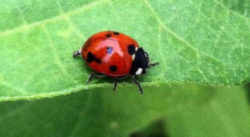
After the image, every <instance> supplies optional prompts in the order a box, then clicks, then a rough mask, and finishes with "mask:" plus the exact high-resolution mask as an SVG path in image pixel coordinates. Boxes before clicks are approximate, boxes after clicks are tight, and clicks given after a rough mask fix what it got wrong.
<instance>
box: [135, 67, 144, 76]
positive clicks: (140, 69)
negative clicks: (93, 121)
mask: <svg viewBox="0 0 250 137" xmlns="http://www.w3.org/2000/svg"><path fill="white" fill-rule="evenodd" d="M142 71H143V69H142V68H138V69H137V70H136V72H135V74H136V75H141V74H142Z"/></svg>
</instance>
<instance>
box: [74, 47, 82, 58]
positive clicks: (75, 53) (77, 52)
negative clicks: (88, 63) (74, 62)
mask: <svg viewBox="0 0 250 137" xmlns="http://www.w3.org/2000/svg"><path fill="white" fill-rule="evenodd" d="M81 53H82V50H81V49H79V50H77V51H75V52H74V53H73V58H76V57H77V56H80V55H81Z"/></svg>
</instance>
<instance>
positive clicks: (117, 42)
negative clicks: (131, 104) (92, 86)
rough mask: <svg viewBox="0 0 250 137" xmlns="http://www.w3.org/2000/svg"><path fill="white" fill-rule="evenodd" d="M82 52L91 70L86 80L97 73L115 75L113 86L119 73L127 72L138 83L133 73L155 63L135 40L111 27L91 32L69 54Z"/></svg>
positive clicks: (143, 70) (140, 72)
mask: <svg viewBox="0 0 250 137" xmlns="http://www.w3.org/2000/svg"><path fill="white" fill-rule="evenodd" d="M79 55H82V57H83V59H84V60H85V61H86V63H87V64H88V66H89V67H90V68H91V69H92V70H93V71H94V73H91V75H90V77H89V79H88V82H89V81H91V80H92V79H93V77H98V76H99V74H101V75H105V76H108V77H112V78H114V79H115V84H114V90H115V89H116V86H117V81H118V80H119V78H121V77H125V76H131V77H132V79H133V81H134V82H135V83H136V84H137V86H138V87H139V90H140V92H141V93H143V90H142V88H141V86H140V84H139V82H138V81H137V80H136V76H138V75H142V74H144V73H146V69H147V68H150V67H152V66H155V65H157V64H158V63H153V64H151V63H150V62H149V57H148V54H147V52H145V51H144V50H143V49H142V48H140V47H139V45H138V43H137V42H136V41H135V40H134V39H133V38H131V37H130V36H128V35H125V34H123V33H119V32H115V31H104V32H99V33H96V34H94V35H92V36H91V37H90V38H89V39H88V40H87V41H86V42H85V43H84V45H83V47H82V48H81V49H80V50H78V51H76V52H74V55H73V57H76V56H79Z"/></svg>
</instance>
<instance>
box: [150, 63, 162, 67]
mask: <svg viewBox="0 0 250 137" xmlns="http://www.w3.org/2000/svg"><path fill="white" fill-rule="evenodd" d="M159 64H160V63H159V62H155V63H149V64H148V67H149V68H151V67H154V66H157V65H159Z"/></svg>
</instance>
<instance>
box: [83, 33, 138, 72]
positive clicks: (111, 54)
mask: <svg viewBox="0 0 250 137" xmlns="http://www.w3.org/2000/svg"><path fill="white" fill-rule="evenodd" d="M138 47H139V46H138V43H137V42H136V41H135V40H134V39H132V38H131V37H129V36H127V35H125V34H122V33H119V32H113V31H104V32H99V33H96V34H94V35H93V36H91V37H90V38H89V39H88V40H87V41H86V42H85V44H84V45H83V47H82V57H83V58H84V60H85V61H86V63H87V64H88V66H89V67H90V68H92V69H93V70H94V71H96V72H97V73H101V74H104V75H107V76H110V77H122V76H126V75H128V74H129V72H130V70H131V67H132V62H133V58H134V51H135V49H136V48H138Z"/></svg>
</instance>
